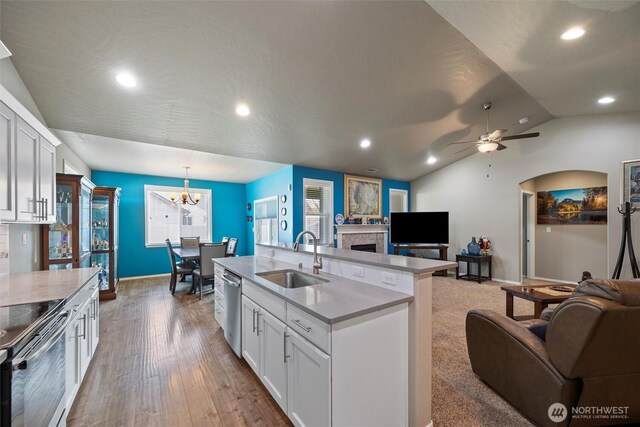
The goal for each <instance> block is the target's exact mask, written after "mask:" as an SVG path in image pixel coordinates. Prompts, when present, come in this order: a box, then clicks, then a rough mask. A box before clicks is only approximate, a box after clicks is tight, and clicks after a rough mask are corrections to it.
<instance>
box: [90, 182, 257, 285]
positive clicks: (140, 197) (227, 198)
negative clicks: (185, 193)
mask: <svg viewBox="0 0 640 427" xmlns="http://www.w3.org/2000/svg"><path fill="white" fill-rule="evenodd" d="M91 180H92V181H93V182H94V183H95V184H96V185H98V186H105V187H120V188H121V189H122V193H121V198H120V239H119V241H120V253H119V265H120V277H121V278H123V277H134V276H146V275H151V274H162V273H168V272H169V271H170V267H169V260H168V256H167V249H166V248H165V247H160V248H147V247H145V245H144V186H145V185H165V186H173V187H182V186H183V184H184V180H183V179H182V178H166V177H159V176H149V175H136V174H128V173H117V172H106V171H92V174H91ZM189 185H190V186H191V187H193V188H206V189H210V190H211V193H212V199H213V209H212V214H213V220H212V238H213V241H214V242H218V241H220V240H221V239H222V237H223V236H229V237H236V238H238V247H237V253H238V254H239V255H245V254H247V244H248V242H247V228H246V226H245V223H246V186H245V184H234V183H227V182H215V181H202V180H197V179H192V180H190V181H189ZM250 247H251V248H253V241H252V242H251V246H250Z"/></svg>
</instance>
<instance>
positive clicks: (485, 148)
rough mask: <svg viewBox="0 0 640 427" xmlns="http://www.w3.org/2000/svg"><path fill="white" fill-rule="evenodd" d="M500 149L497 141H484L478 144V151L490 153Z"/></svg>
mask: <svg viewBox="0 0 640 427" xmlns="http://www.w3.org/2000/svg"><path fill="white" fill-rule="evenodd" d="M497 149H498V143H497V142H484V143H482V144H480V145H478V151H479V152H481V153H490V152H492V151H496V150H497Z"/></svg>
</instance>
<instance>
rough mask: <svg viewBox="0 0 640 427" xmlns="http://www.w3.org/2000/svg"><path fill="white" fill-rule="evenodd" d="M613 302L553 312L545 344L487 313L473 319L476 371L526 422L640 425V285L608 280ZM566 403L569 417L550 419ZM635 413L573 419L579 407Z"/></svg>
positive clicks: (570, 304) (469, 329)
mask: <svg viewBox="0 0 640 427" xmlns="http://www.w3.org/2000/svg"><path fill="white" fill-rule="evenodd" d="M601 283H605V284H607V285H608V286H611V287H612V288H613V290H614V294H615V295H616V298H614V300H610V299H604V298H601V297H596V296H574V297H571V298H569V299H568V300H566V301H565V302H563V303H562V304H560V305H559V306H558V307H557V308H556V309H555V310H554V312H553V314H552V316H551V319H550V320H549V322H548V325H547V329H546V337H545V340H544V341H543V340H542V339H541V338H539V337H538V336H537V335H535V334H534V333H533V332H531V331H530V330H529V327H530V326H532V325H534V324H535V325H537V326H540V325H541V324H542V323H543V322H544V321H542V320H536V321H533V322H517V321H515V320H513V319H510V318H508V317H505V316H502V315H499V314H497V313H495V312H492V311H487V310H472V311H470V312H469V313H468V314H467V321H466V333H467V347H468V350H469V359H470V360H471V367H472V369H473V372H475V373H476V374H477V375H478V376H479V377H480V378H481V379H482V380H483V381H484V382H485V383H487V384H488V385H489V386H490V387H491V388H493V389H494V390H495V391H496V392H498V393H499V394H500V395H501V396H502V397H504V398H505V399H506V400H507V401H509V402H510V403H511V404H512V405H513V406H514V407H515V408H516V409H518V410H519V411H520V412H521V413H522V414H523V415H525V416H526V417H527V418H529V419H531V420H532V421H534V422H535V423H536V424H539V425H544V426H547V425H548V426H557V425H571V426H582V425H610V424H617V423H631V422H636V423H638V422H640V281H639V280H629V281H622V280H611V281H609V280H606V281H601ZM554 403H562V404H563V405H565V406H566V407H567V408H568V417H567V418H566V419H565V420H564V421H563V422H561V423H557V422H554V421H552V420H551V418H550V417H549V415H548V410H549V407H550V406H551V405H552V404H554ZM614 406H615V407H628V409H627V410H626V416H627V418H621V419H611V418H609V419H601V418H594V417H591V418H588V417H580V416H572V414H571V412H572V408H574V407H576V408H577V407H614Z"/></svg>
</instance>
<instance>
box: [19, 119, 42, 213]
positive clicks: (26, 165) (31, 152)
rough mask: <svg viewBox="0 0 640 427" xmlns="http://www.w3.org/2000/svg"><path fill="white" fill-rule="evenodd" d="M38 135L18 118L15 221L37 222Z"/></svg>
mask: <svg viewBox="0 0 640 427" xmlns="http://www.w3.org/2000/svg"><path fill="white" fill-rule="evenodd" d="M39 151H40V135H39V134H38V132H36V131H35V129H33V128H32V127H31V126H29V125H28V124H27V123H26V122H25V121H24V120H22V119H21V118H20V117H18V121H17V127H16V194H17V202H18V203H17V209H18V212H17V218H16V219H17V220H18V221H30V222H31V221H36V222H37V221H38V220H39V218H37V216H38V212H39V211H38V209H39V206H38V201H39V200H38V185H37V184H38V182H37V180H38V167H37V166H38V152H39Z"/></svg>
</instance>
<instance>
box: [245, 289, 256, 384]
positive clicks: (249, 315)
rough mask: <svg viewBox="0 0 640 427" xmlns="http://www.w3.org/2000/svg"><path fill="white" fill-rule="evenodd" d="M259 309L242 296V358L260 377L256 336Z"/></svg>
mask: <svg viewBox="0 0 640 427" xmlns="http://www.w3.org/2000/svg"><path fill="white" fill-rule="evenodd" d="M259 310H260V307H258V305H257V304H256V303H254V302H253V301H251V300H250V299H249V298H247V297H245V296H244V295H242V357H243V358H244V360H246V361H247V363H248V364H249V366H251V369H253V370H254V372H255V373H256V374H257V375H258V377H259V376H260V365H259V363H260V337H259V336H258V334H257V330H258V324H257V321H256V319H257V314H258V312H259Z"/></svg>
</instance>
